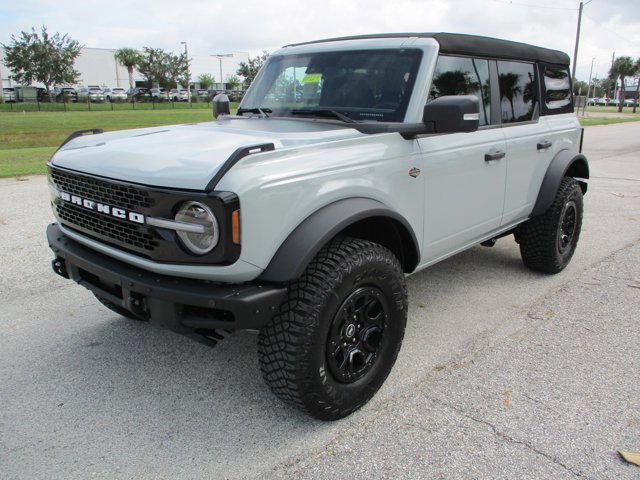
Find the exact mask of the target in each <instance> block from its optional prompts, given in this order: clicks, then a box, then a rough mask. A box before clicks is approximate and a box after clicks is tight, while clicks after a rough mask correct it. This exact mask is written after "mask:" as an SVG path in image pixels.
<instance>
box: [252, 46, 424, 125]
mask: <svg viewBox="0 0 640 480" xmlns="http://www.w3.org/2000/svg"><path fill="white" fill-rule="evenodd" d="M421 56H422V52H421V51H420V50H412V49H386V50H355V51H340V52H317V53H308V54H301V55H278V56H273V57H270V58H269V60H268V61H267V63H266V64H265V66H264V67H263V69H262V70H261V71H260V74H259V75H258V77H257V78H256V80H255V81H254V82H253V84H252V85H251V88H250V89H249V91H248V92H247V94H246V95H245V97H244V99H243V101H242V103H241V105H240V107H241V109H244V110H253V109H258V108H259V109H261V110H262V111H267V110H269V111H271V112H273V114H272V115H273V116H301V115H300V114H302V116H314V113H317V112H314V110H323V111H327V110H333V111H336V112H339V113H341V114H343V115H346V116H348V117H349V118H351V119H352V120H356V121H362V120H373V121H384V122H401V121H403V120H404V114H405V111H406V109H407V104H408V103H409V98H410V97H411V89H412V88H413V83H414V81H415V78H416V75H417V72H418V67H419V65H420V59H421Z"/></svg>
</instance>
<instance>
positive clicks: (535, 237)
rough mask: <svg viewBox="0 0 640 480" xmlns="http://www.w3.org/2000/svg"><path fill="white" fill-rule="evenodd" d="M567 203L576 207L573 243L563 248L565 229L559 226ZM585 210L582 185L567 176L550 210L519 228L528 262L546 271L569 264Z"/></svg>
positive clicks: (523, 254) (556, 269)
mask: <svg viewBox="0 0 640 480" xmlns="http://www.w3.org/2000/svg"><path fill="white" fill-rule="evenodd" d="M567 205H573V208H575V230H574V233H573V236H572V238H571V242H570V244H568V245H567V247H566V249H565V250H564V251H563V250H562V249H561V247H560V239H559V235H560V234H561V233H562V232H561V230H560V227H561V222H562V221H563V215H564V212H565V209H566V206H567ZM582 212H583V203H582V189H581V188H580V185H579V184H578V182H577V181H576V180H575V179H573V178H570V177H565V178H564V179H563V180H562V182H561V183H560V187H559V188H558V192H557V193H556V197H555V199H554V201H553V203H552V204H551V206H550V207H549V208H548V209H547V211H546V212H545V213H544V214H542V215H540V216H537V217H533V218H531V219H529V220H528V221H526V222H525V223H523V224H522V225H520V226H519V227H518V228H517V229H516V232H515V237H516V241H517V242H518V243H519V244H520V254H521V255H522V261H523V262H524V264H525V266H527V267H528V268H530V269H531V270H536V271H538V272H543V273H551V274H554V273H559V272H561V271H562V270H563V269H564V268H565V267H566V266H567V265H568V264H569V261H570V260H571V257H573V253H574V252H575V249H576V246H577V244H578V239H579V238H580V229H581V227H582Z"/></svg>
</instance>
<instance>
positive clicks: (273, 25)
mask: <svg viewBox="0 0 640 480" xmlns="http://www.w3.org/2000/svg"><path fill="white" fill-rule="evenodd" d="M2 3H3V5H2V7H1V9H0V32H1V33H0V42H2V43H7V42H9V40H10V35H11V33H17V32H19V31H20V30H25V29H29V28H31V27H32V26H38V25H41V24H44V25H47V27H49V30H50V31H60V32H67V33H69V34H70V35H71V36H72V37H73V38H75V39H77V40H79V41H80V42H81V43H82V44H84V45H85V46H88V47H103V48H120V47H134V48H140V47H143V46H153V47H161V48H164V49H168V50H173V51H178V50H179V49H180V48H181V46H180V42H181V41H185V40H186V41H187V42H188V44H189V49H190V51H189V53H190V55H191V56H193V57H199V56H206V55H208V54H211V53H225V52H234V51H235V52H242V51H248V52H251V53H252V54H254V53H256V52H259V51H260V50H263V49H264V50H269V51H273V50H275V49H277V48H278V47H280V46H282V45H284V44H287V43H292V42H299V41H304V40H312V39H317V38H323V37H333V36H342V35H354V34H362V33H379V32H406V31H415V32H428V31H448V32H460V33H471V34H479V35H487V36H494V37H500V38H505V39H509V40H517V41H522V42H527V43H532V44H536V45H540V46H545V47H551V48H556V49H559V50H563V51H565V52H567V53H569V55H571V56H572V57H573V48H574V41H575V29H576V22H577V15H578V11H577V8H578V4H579V2H578V1H576V0H538V1H536V0H395V1H394V0H316V1H307V0H296V1H292V0H261V1H260V0H238V1H236V2H232V1H228V0H226V1H224V2H222V1H213V0H191V1H188V2H177V1H175V0H171V1H166V0H153V1H147V0H130V1H121V0H108V1H103V2H99V3H98V2H95V3H94V2H87V1H77V0H74V1H70V0H56V1H35V0H20V1H9V0H3V2H2ZM584 13H585V15H584V16H583V23H582V36H581V43H580V52H579V56H578V68H577V76H578V78H580V79H584V80H587V77H588V75H589V66H590V64H591V59H592V58H593V57H595V59H596V63H595V71H596V73H597V74H598V75H599V76H604V75H606V73H607V72H608V69H609V65H610V63H611V54H612V53H613V51H615V52H616V55H617V56H619V55H631V56H633V57H638V56H640V0H592V1H591V2H590V3H589V4H588V5H586V6H585V8H584Z"/></svg>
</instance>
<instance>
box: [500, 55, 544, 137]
mask: <svg viewBox="0 0 640 480" xmlns="http://www.w3.org/2000/svg"><path fill="white" fill-rule="evenodd" d="M498 84H499V86H500V110H501V114H502V124H503V125H504V124H508V123H517V122H528V121H531V120H535V119H536V118H535V117H536V112H537V107H538V86H537V82H536V69H535V67H534V65H533V63H524V62H508V61H498Z"/></svg>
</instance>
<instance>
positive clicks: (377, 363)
mask: <svg viewBox="0 0 640 480" xmlns="http://www.w3.org/2000/svg"><path fill="white" fill-rule="evenodd" d="M406 319H407V288H406V284H405V279H404V273H403V271H402V267H401V266H400V262H399V261H398V259H397V258H396V257H395V255H393V254H392V253H391V252H390V251H389V250H387V249H386V248H384V247H382V246H381V245H378V244H376V243H373V242H369V241H366V240H360V239H355V238H350V237H341V238H340V237H339V238H336V239H334V240H332V241H331V242H330V243H329V244H328V245H327V246H325V247H324V248H323V249H322V250H321V251H320V252H319V253H318V255H317V256H316V257H315V258H314V260H313V261H312V262H311V263H310V264H309V266H308V267H307V269H306V270H305V272H304V273H303V274H302V276H301V277H300V278H299V279H298V280H297V281H295V282H293V283H292V285H291V286H290V290H289V294H288V298H287V299H286V300H285V301H284V302H283V304H282V305H281V307H280V311H279V313H278V314H277V315H276V316H275V317H274V318H273V319H272V320H271V322H270V323H269V324H268V325H267V326H265V327H264V328H263V329H262V330H261V331H260V336H259V340H258V353H259V360H260V368H261V370H262V375H263V378H264V380H265V382H266V383H267V385H268V386H269V387H270V388H271V390H272V391H273V392H274V393H275V394H276V395H277V396H278V397H279V398H280V399H282V400H284V401H285V402H287V403H289V404H292V405H294V406H296V407H298V408H301V409H302V410H304V411H305V412H307V413H308V414H309V415H311V416H313V417H316V418H319V419H322V420H337V419H339V418H343V417H345V416H347V415H349V414H350V413H352V412H353V411H355V410H357V409H358V408H360V407H362V406H363V405H364V404H365V403H367V402H368V401H369V400H370V399H371V398H372V397H373V395H374V394H375V393H376V392H377V391H378V389H379V388H380V387H381V386H382V384H383V382H384V381H385V379H386V378H387V376H388V375H389V372H390V371H391V368H392V367H393V364H394V363H395V360H396V357H397V355H398V351H399V350H400V345H401V344H402V338H403V336H404V329H405V325H406Z"/></svg>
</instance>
